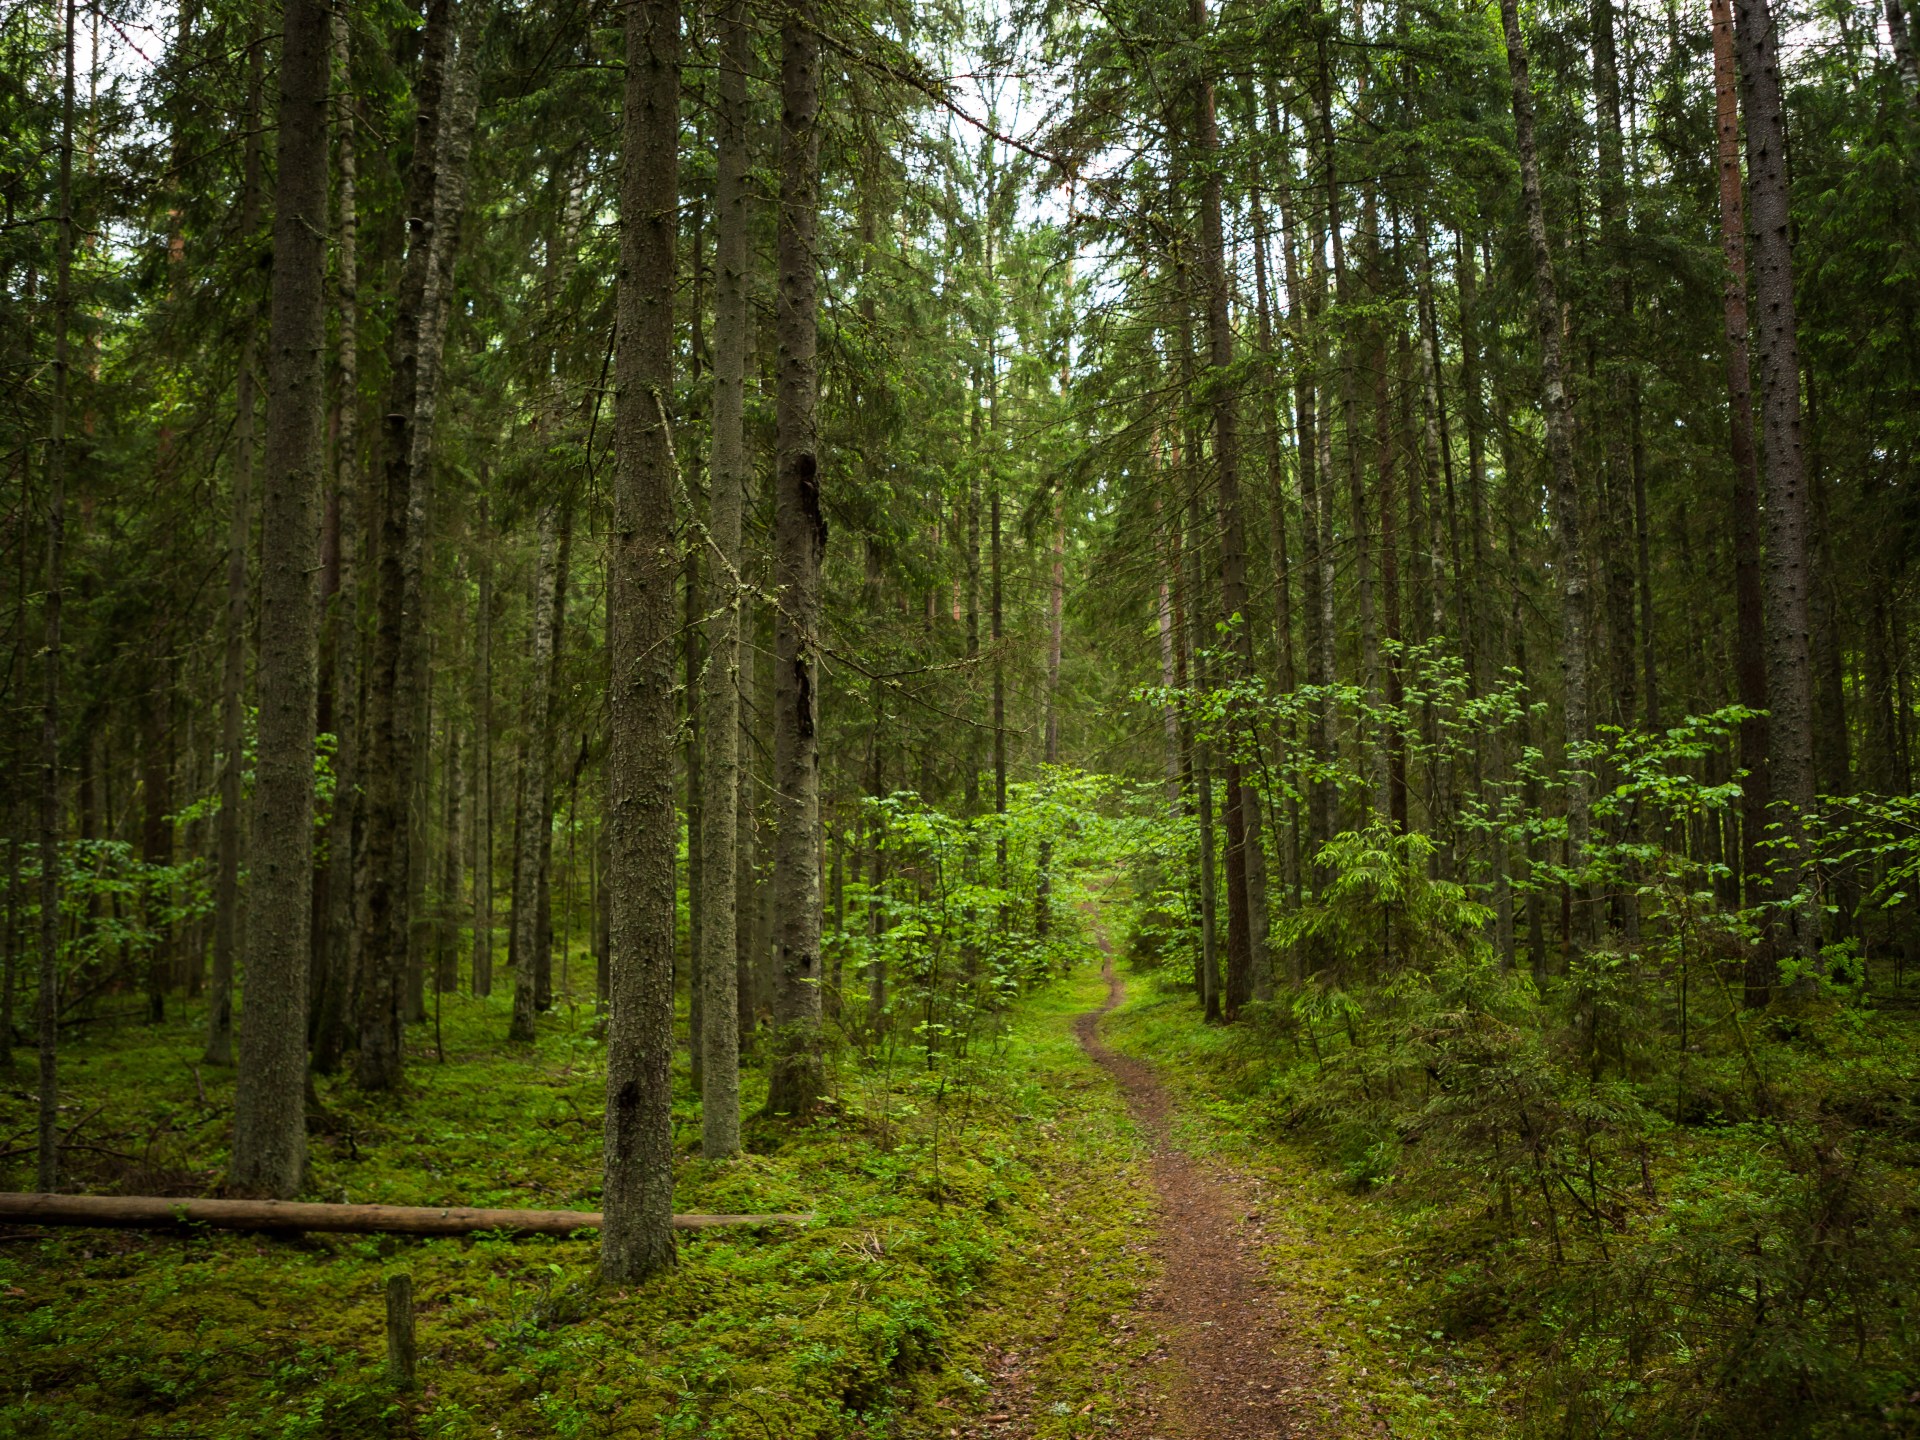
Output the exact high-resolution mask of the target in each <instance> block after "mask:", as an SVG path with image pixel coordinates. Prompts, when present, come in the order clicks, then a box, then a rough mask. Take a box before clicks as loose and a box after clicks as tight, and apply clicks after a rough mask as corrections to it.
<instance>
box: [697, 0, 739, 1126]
mask: <svg viewBox="0 0 1920 1440" xmlns="http://www.w3.org/2000/svg"><path fill="white" fill-rule="evenodd" d="M752 65H753V32H752V30H751V28H750V27H749V25H748V19H747V6H746V0H728V3H727V6H726V9H725V10H724V11H723V12H722V14H721V16H720V81H719V92H720V95H719V98H720V108H719V114H718V119H717V124H718V136H717V140H718V149H719V155H718V165H717V170H716V173H715V177H714V192H713V210H714V257H713V258H714V293H713V433H712V441H711V443H712V453H711V457H710V460H709V464H708V476H709V479H708V484H709V487H710V490H711V498H710V500H709V502H708V504H709V509H708V513H707V543H708V546H709V549H710V553H709V554H708V556H707V617H706V622H705V623H706V629H707V669H706V675H705V679H704V681H703V689H704V694H703V696H702V701H703V704H704V706H705V709H706V722H707V723H706V736H705V739H706V753H705V755H704V756H703V757H702V761H703V763H702V766H701V776H702V780H703V782H704V785H705V790H706V793H705V795H704V796H703V797H702V804H701V816H700V818H701V825H702V832H701V835H700V846H701V850H702V852H703V854H702V865H701V889H700V902H701V906H702V908H703V910H704V914H703V915H702V923H701V929H700V946H701V950H700V960H699V964H698V966H697V967H696V971H695V973H696V974H697V975H698V977H699V984H700V989H701V1000H702V1005H701V1014H700V1021H701V1035H700V1051H701V1064H702V1069H701V1074H700V1152H701V1154H703V1155H705V1156H706V1157H707V1158H708V1159H709V1160H722V1159H725V1158H727V1157H728V1156H730V1155H734V1154H737V1153H738V1152H739V1150H740V1013H739V1000H738V985H739V982H738V977H737V975H736V973H735V970H736V965H735V960H736V956H737V953H738V950H739V936H738V933H737V927H738V914H737V906H738V902H739V893H740V892H739V875H738V869H737V865H736V856H735V853H734V849H735V841H736V839H737V836H738V825H739V804H740V616H741V607H742V605H743V603H744V600H745V596H744V593H743V591H742V588H741V583H740V581H741V576H740V565H741V554H740V522H741V512H742V510H743V509H744V507H745V502H746V487H747V479H748V477H747V442H746V419H745V416H746V375H747V348H748V326H749V325H750V324H751V323H752V309H751V307H750V306H749V305H748V303H747V302H748V293H747V281H748V267H749V266H750V264H751V263H752V262H751V252H750V249H749V244H750V237H751V234H752V227H753V210H752V192H751V190H750V189H749V187H748V183H747V181H748V171H749V168H750V165H751V161H752V155H751V150H750V140H749V124H750V116H749V114H748V110H747V74H748V71H749V70H750V69H751V68H752Z"/></svg>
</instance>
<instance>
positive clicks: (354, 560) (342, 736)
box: [312, 9, 372, 1075]
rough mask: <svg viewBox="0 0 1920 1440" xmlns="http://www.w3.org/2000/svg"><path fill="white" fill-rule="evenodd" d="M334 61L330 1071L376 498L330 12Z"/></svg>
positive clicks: (351, 959)
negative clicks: (365, 548) (364, 463)
mask: <svg viewBox="0 0 1920 1440" xmlns="http://www.w3.org/2000/svg"><path fill="white" fill-rule="evenodd" d="M330 34H331V42H332V47H333V57H332V64H333V68H334V70H335V72H336V73H337V74H338V75H339V77H340V83H341V87H342V103H341V105H340V108H339V111H338V114H337V119H336V125H335V129H334V168H335V170H336V172H337V174H338V179H339V187H340V189H339V199H338V202H337V209H336V212H335V225H334V230H335V237H336V238H335V253H334V263H335V265H336V266H337V267H338V268H337V274H336V277H335V285H336V292H335V297H334V305H335V314H336V317H337V318H336V325H337V335H336V339H335V349H334V357H335V358H334V363H335V366H336V370H335V375H334V387H335V395H334V406H335V421H334V427H333V497H332V502H331V503H332V509H333V514H332V521H333V525H332V528H333V533H334V535H335V543H334V563H335V566H336V570H337V575H338V584H337V587H336V594H335V598H334V601H333V605H332V607H331V612H330V613H329V614H328V615H327V616H326V617H325V619H324V625H325V627H326V628H325V630H324V631H323V638H322V646H323V653H327V652H329V651H330V652H331V654H332V655H333V690H332V693H333V696H334V705H333V708H334V735H335V742H334V790H333V810H332V814H331V815H330V817H329V818H328V821H327V877H326V894H327V904H326V908H325V912H324V915H322V916H320V917H318V918H319V923H320V924H321V926H322V934H321V936H320V937H319V946H320V949H321V951H322V963H321V965H320V967H319V968H320V976H321V979H320V985H319V988H318V990H317V991H316V992H315V994H314V997H313V1006H314V1016H313V1026H312V1029H313V1037H312V1043H313V1055H312V1063H313V1068H314V1069H315V1070H316V1071H318V1072H319V1073H321V1074H323V1075H330V1074H332V1073H333V1072H334V1071H336V1070H338V1069H339V1068H340V1061H341V1057H342V1054H343V1053H344V1051H345V1049H346V1041H347V1034H346V1027H347V1019H348V1006H349V1004H350V1003H351V997H352V993H353V985H354V979H355V973H356V969H357V965H356V961H357V959H358V956H359V946H360V930H359V927H358V926H357V925H356V924H355V923H354V922H355V916H356V910H357V898H358V897H357V891H358V888H359V887H358V885H357V881H358V880H359V879H360V874H361V872H360V863H359V862H360V858H361V850H362V847H363V843H364V840H365V807H364V805H363V800H364V796H363V794H362V791H361V780H362V776H363V766H362V758H363V754H364V728H363V725H362V720H363V717H364V713H365V710H364V705H363V703H362V695H361V664H360V661H361V650H360V644H361V637H362V635H363V634H364V627H363V626H362V624H361V621H362V618H363V615H364V611H365V608H366V605H365V601H366V598H367V597H366V586H365V584H364V583H363V578H362V575H361V570H360V564H359V559H360V549H361V541H362V539H363V538H364V536H365V535H366V533H367V522H368V519H369V514H370V510H371V504H372V501H371V497H370V496H369V495H367V494H366V493H365V481H364V477H363V475H362V472H361V467H360V451H359V446H360V397H359V384H360V381H359V375H360V350H359V331H360V288H359V287H360V277H359V211H358V206H357V200H358V196H357V186H358V149H357V143H356V142H357V138H358V137H357V136H356V134H355V131H354V126H355V122H356V118H357V117H356V114H355V109H354V104H353V98H352V97H353V93H354V92H353V86H352V75H353V47H352V35H351V31H350V27H349V26H348V24H347V17H346V15H345V13H344V12H343V11H341V10H338V9H336V10H335V11H334V12H333V19H332V25H331V31H330Z"/></svg>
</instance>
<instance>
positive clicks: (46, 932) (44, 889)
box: [34, 0, 75, 1193]
mask: <svg viewBox="0 0 1920 1440" xmlns="http://www.w3.org/2000/svg"><path fill="white" fill-rule="evenodd" d="M66 8H67V14H66V38H65V42H64V46H63V56H64V59H63V68H62V71H61V86H60V190H59V197H58V199H59V205H60V229H59V235H58V238H57V240H56V242H55V251H54V272H53V273H54V280H53V394H52V397H51V404H50V406H49V414H48V417H47V419H48V442H47V502H46V503H47V537H46V538H47V571H46V579H45V589H44V590H43V592H42V599H41V624H42V633H41V646H42V650H41V670H40V676H41V688H40V836H39V851H40V975H39V987H40V993H39V997H38V1009H37V1014H36V1016H35V1019H36V1021H37V1029H38V1032H39V1033H38V1040H39V1076H38V1085H39V1092H40V1093H39V1104H38V1127H37V1128H38V1137H37V1144H36V1147H35V1155H36V1168H35V1182H34V1184H35V1188H36V1189H38V1190H40V1191H41V1192H43V1193H46V1192H50V1191H53V1190H57V1189H59V1188H60V1093H59V1090H60V1071H59V1038H60V621H61V609H62V607H63V605H64V603H65V601H66V558H67V458H68V457H67V405H68V397H69V394H70V392H71V388H72V384H73V351H72V340H71V337H70V332H71V330H72V327H73V237H74V228H75V227H74V215H73V38H74V0H67V7H66Z"/></svg>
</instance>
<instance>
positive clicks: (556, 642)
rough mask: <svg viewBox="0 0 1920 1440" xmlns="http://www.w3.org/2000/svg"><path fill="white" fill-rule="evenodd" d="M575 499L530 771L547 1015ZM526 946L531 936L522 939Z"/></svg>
mask: <svg viewBox="0 0 1920 1440" xmlns="http://www.w3.org/2000/svg"><path fill="white" fill-rule="evenodd" d="M572 499H573V497H572V496H571V494H563V495H562V496H561V498H560V500H559V501H558V502H557V507H556V508H557V511H558V518H557V522H556V523H557V524H558V526H559V534H558V536H557V537H556V543H555V547H554V561H553V593H552V596H551V604H550V605H549V607H548V608H547V609H546V610H544V611H542V612H541V614H542V615H543V616H544V617H545V618H544V620H542V621H539V622H537V623H542V624H544V625H545V627H546V629H547V632H548V633H547V638H546V667H547V673H546V681H545V697H546V698H545V708H544V710H542V711H540V712H537V713H536V715H535V718H534V721H533V728H532V730H531V732H530V733H531V734H532V735H533V737H534V741H535V744H536V745H537V747H538V748H539V752H540V754H541V755H542V756H545V757H546V759H545V761H544V763H542V764H540V765H539V766H538V767H537V768H535V769H533V770H530V771H528V772H527V773H528V775H529V776H530V777H531V778H532V779H533V781H534V782H535V783H534V790H533V792H532V795H533V804H532V808H531V809H530V810H529V811H528V813H529V814H530V815H531V816H532V817H533V828H532V834H531V837H530V838H531V839H532V841H533V849H532V850H531V851H530V852H529V853H530V856H531V858H532V860H533V865H534V868H533V872H532V874H533V880H532V887H533V888H532V891H531V895H532V904H533V946H532V949H531V951H527V950H525V949H524V948H523V951H522V953H523V954H524V955H527V956H528V958H529V959H530V960H531V962H532V966H533V1008H534V1009H535V1010H536V1011H538V1012H539V1013H540V1014H542V1015H544V1014H546V1013H547V1011H549V1010H551V1009H552V1008H553V824H554V820H555V818H556V816H555V809H554V789H553V782H554V764H553V759H554V757H555V756H556V755H557V753H558V750H557V746H558V744H559V735H558V721H559V712H558V711H557V710H556V709H555V706H556V704H557V703H558V697H559V693H560V657H561V655H562V654H563V653H564V651H565V649H566V638H567V590H568V587H569V585H570V584H571V583H572V577H573V504H572ZM521 940H522V944H523V947H524V944H525V940H526V936H524V935H523V936H522V937H521Z"/></svg>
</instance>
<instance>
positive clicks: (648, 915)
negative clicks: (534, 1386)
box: [600, 0, 680, 1285]
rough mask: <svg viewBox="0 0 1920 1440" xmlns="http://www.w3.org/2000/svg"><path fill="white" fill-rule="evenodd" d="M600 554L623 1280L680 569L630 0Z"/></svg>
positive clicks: (647, 106)
mask: <svg viewBox="0 0 1920 1440" xmlns="http://www.w3.org/2000/svg"><path fill="white" fill-rule="evenodd" d="M625 19H626V59H627V68H626V97H625V99H626V103H625V108H624V120H623V135H622V142H621V149H622V170H621V178H620V218H621V226H620V288H619V293H618V299H617V304H618V311H619V314H618V324H619V329H618V336H619V339H618V351H617V354H616V358H615V372H616V373H615V384H616V386H617V390H618V400H617V408H616V411H615V421H614V424H615V436H614V439H615V447H616V455H617V465H616V470H615V478H614V514H613V533H612V536H611V537H610V543H609V559H608V567H607V568H608V574H607V581H608V606H607V612H608V636H607V640H608V644H607V651H608V663H609V669H610V678H609V691H610V702H611V703H610V710H611V722H612V723H611V740H610V746H609V751H608V757H607V776H608V790H609V796H608V799H609V805H608V816H607V824H608V829H609V832H610V833H609V839H608V851H607V853H608V861H607V890H608V893H609V897H610V900H611V904H612V913H611V916H610V920H609V926H610V931H609V935H608V945H609V950H608V988H609V991H610V1010H611V1014H610V1016H609V1020H608V1029H607V1118H606V1150H605V1154H606V1174H605V1181H604V1194H605V1201H604V1203H605V1205H606V1223H605V1228H604V1230H603V1231H602V1234H601V1246H600V1272H601V1275H602V1277H603V1278H604V1279H606V1280H607V1281H609V1282H610V1283H613V1284H622V1285H625V1284H632V1283H635V1282H637V1281H639V1280H641V1279H644V1278H645V1277H646V1276H648V1275H650V1274H652V1273H653V1272H654V1271H657V1270H661V1269H664V1268H666V1267H668V1266H670V1265H672V1264H673V1262H674V1247H673V1231H672V1229H671V1226H672V1223H673V1074H672V1063H673V1059H672V1057H673V941H674V905H675V899H674V853H673V852H674V841H675V832H676V821H675V817H674V813H673V748H674V733H673V732H674V724H673V630H674V615H673V584H674V578H675V576H676V575H677V574H678V572H679V570H680V563H679V556H678V554H677V553H676V542H675V537H674V528H673V526H674V520H673V490H674V485H675V483H676V478H677V477H676V475H675V463H674V454H673V435H672V431H671V429H670V428H669V425H670V422H669V419H668V410H667V404H668V401H669V400H670V399H671V397H672V394H673V282H674V241H675V238H676V236H677V234H678V230H679V225H678V214H679V210H678V202H679V149H678V147H679V128H680V11H679V6H678V4H677V3H675V0H627V3H626V6H625Z"/></svg>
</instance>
